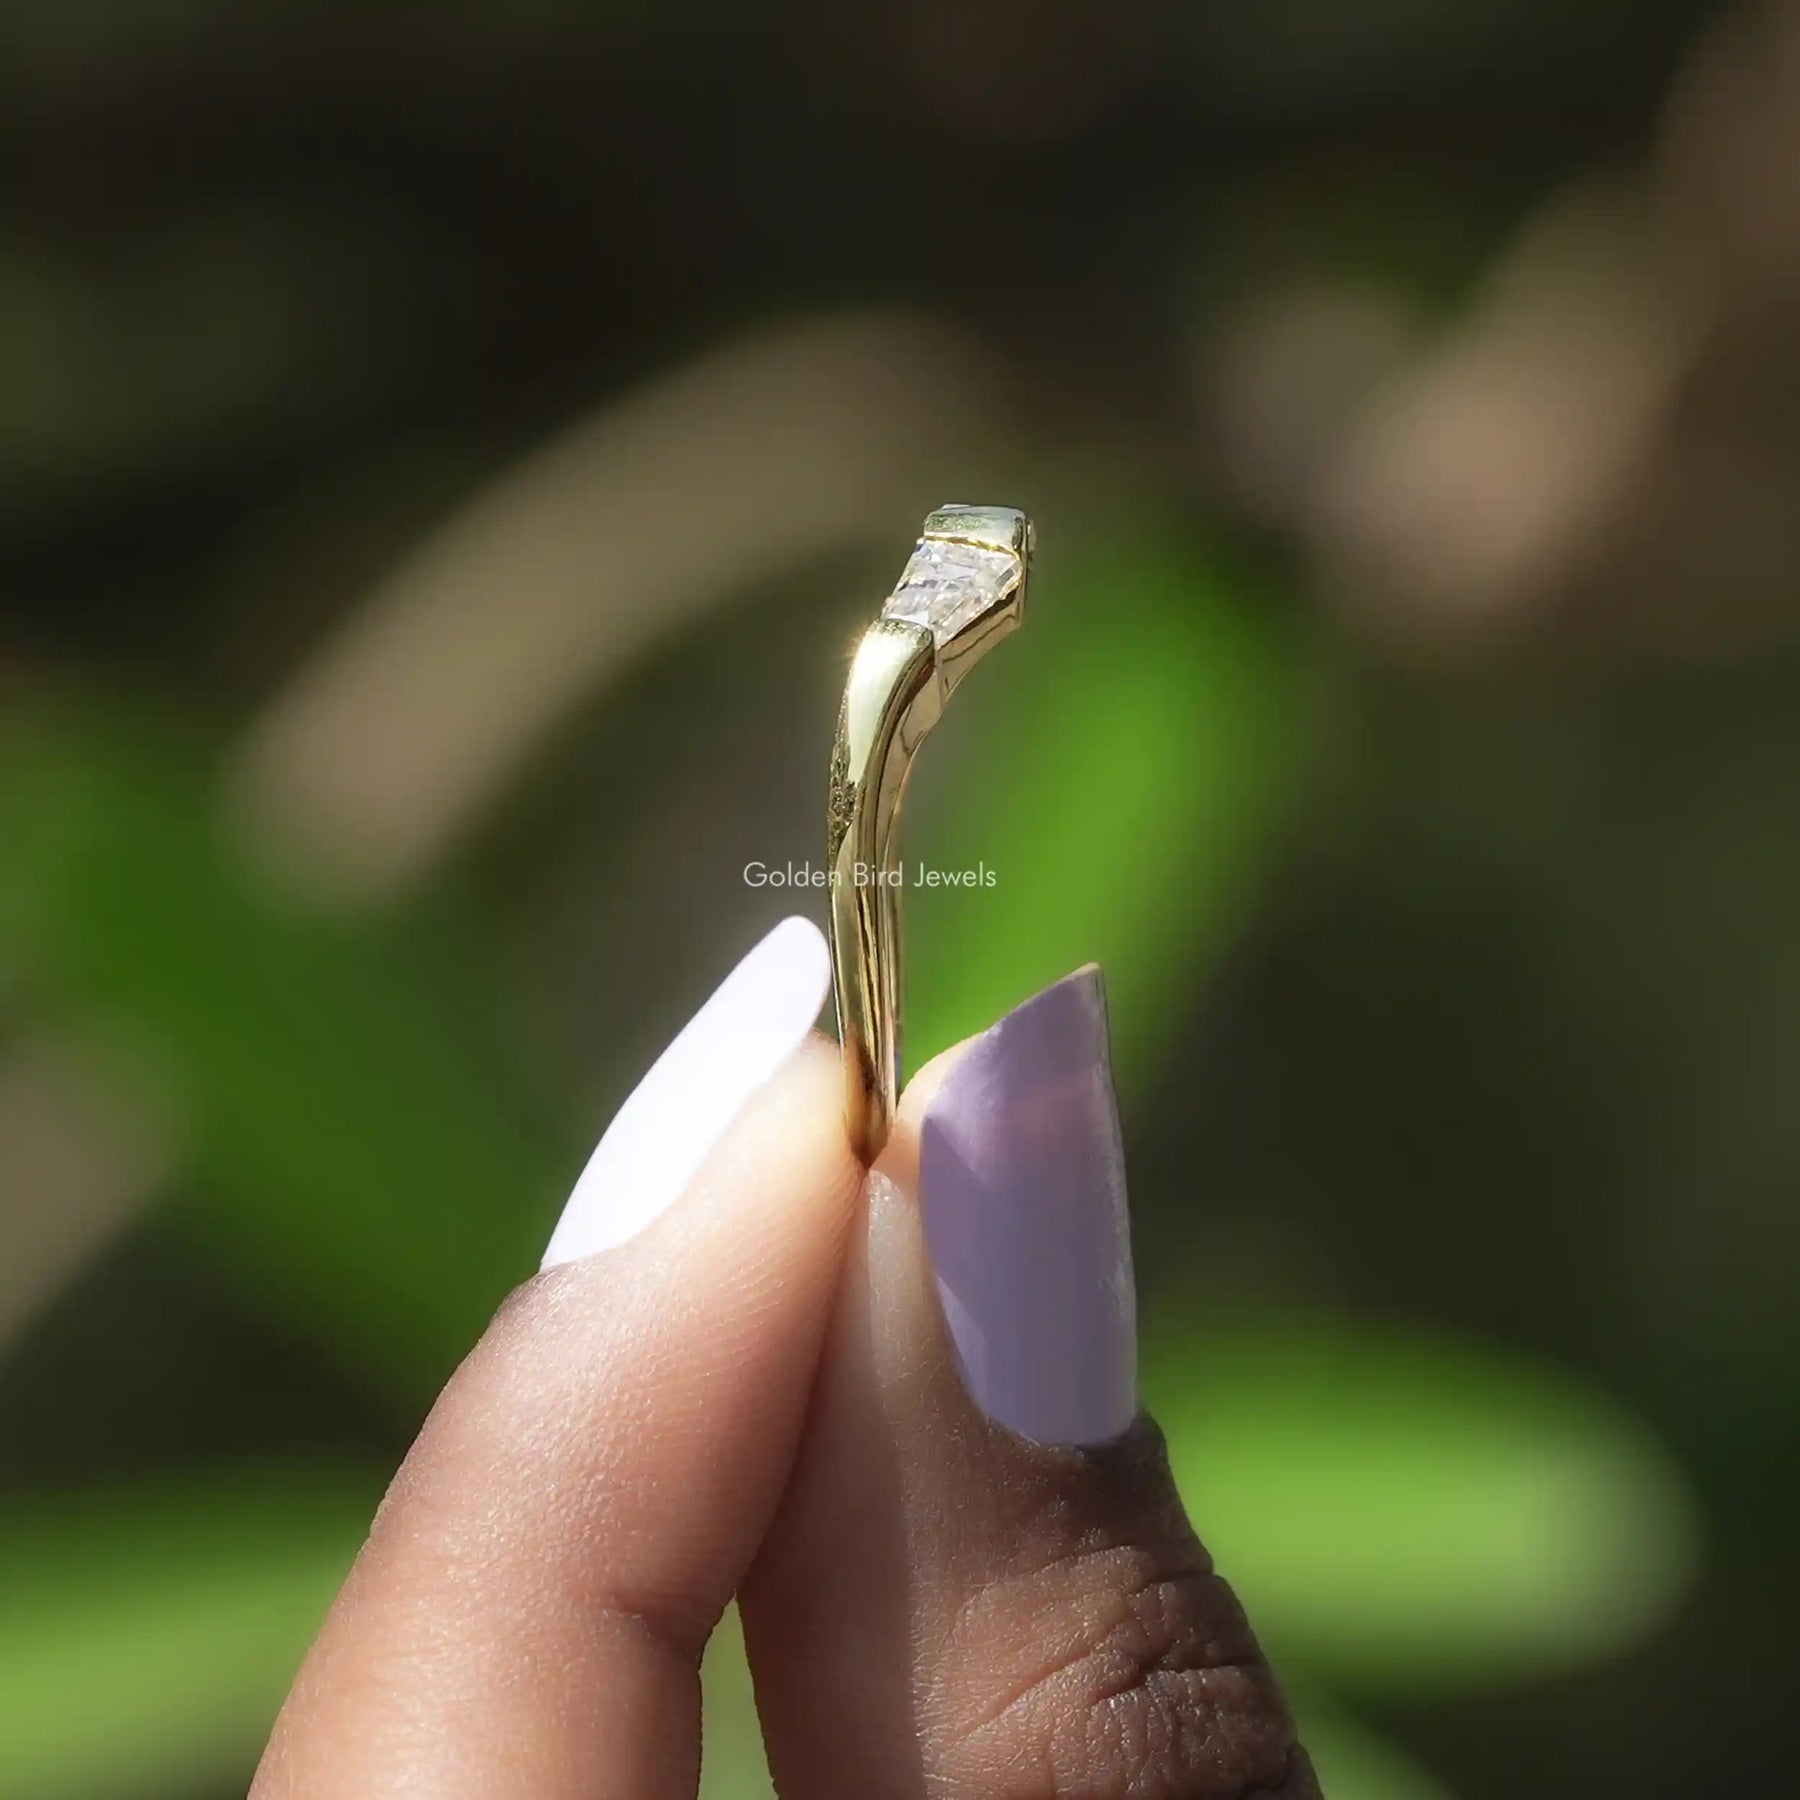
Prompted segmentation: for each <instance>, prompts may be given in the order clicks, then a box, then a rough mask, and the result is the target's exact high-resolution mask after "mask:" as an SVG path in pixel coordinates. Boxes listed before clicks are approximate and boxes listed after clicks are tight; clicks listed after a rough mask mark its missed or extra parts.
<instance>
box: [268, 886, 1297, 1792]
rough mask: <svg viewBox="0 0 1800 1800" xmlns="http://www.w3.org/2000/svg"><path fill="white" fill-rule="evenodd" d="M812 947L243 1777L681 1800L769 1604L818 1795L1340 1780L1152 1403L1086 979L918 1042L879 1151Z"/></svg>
mask: <svg viewBox="0 0 1800 1800" xmlns="http://www.w3.org/2000/svg"><path fill="white" fill-rule="evenodd" d="M828 979H829V976H828V964H827V958H826V952H825V947H824V943H823V940H822V939H821V938H820V937H819V934H818V933H817V931H816V930H814V929H813V928H812V927H810V926H809V925H806V924H804V923H802V922H800V921H797V920H789V921H788V922H787V923H786V924H784V925H782V926H779V927H777V929H776V930H775V932H773V933H771V934H770V936H769V937H768V938H766V939H765V940H764V941H763V943H762V944H760V945H759V946H758V947H757V948H756V949H755V950H754V951H752V952H751V954H750V956H748V957H747V958H746V959H745V960H744V962H743V963H741V964H740V965H739V966H738V968H737V969H736V970H735V971H734V972H733V974H732V975H731V976H730V977H729V978H728V980H727V981H726V983H725V984H724V985H723V986H722V987H721V988H720V990H719V991H718V993H717V994H715V995H714V997H713V999H712V1000H711V1001H709V1002H708V1004H707V1006H706V1007H705V1008H703V1009H702V1011H701V1013H700V1014H699V1015H697V1016H696V1018H695V1020H694V1021H693V1022H692V1023H691V1024H690V1025H689V1026H688V1028H687V1029H686V1030H685V1031H684V1032H683V1033H682V1035H681V1036H680V1037H679V1038H678V1039H677V1040H676V1042H675V1044H674V1045H672V1046H671V1048H670V1050H669V1052H667V1053H666V1054H665V1056H664V1057H663V1058H662V1060H661V1061H659V1063H658V1064H657V1065H656V1067H655V1068H654V1069H653V1070H652V1071H651V1073H650V1075H649V1076H647V1077H646V1079H645V1081H644V1082H643V1084H642V1085H641V1086H640V1087H639V1089H638V1090H637V1092H636V1093H634V1094H633V1096H632V1097H631V1099H630V1100H629V1101H627V1103H626V1105H625V1107H624V1108H623V1109H621V1112H620V1114H619V1116H618V1118H617V1119H616V1120H615V1121H614V1123H613V1125H612V1127H611V1128H609V1130H608V1132H607V1134H606V1137H605V1138H604V1139H603V1140H602V1143H601V1146H600V1148H599V1150H597V1151H596V1153H595V1156H594V1160H593V1162H592V1163H591V1164H590V1166H589V1168H588V1170H587V1172H586V1173H585V1174H584V1175H583V1177H582V1180H581V1182H580V1183H579V1184H578V1185H577V1188H576V1191H575V1193H574V1195H573V1197H572V1198H571V1200H570V1202H569V1205H568V1208H567V1209H566V1211H565V1213H564V1216H563V1219H562V1222H561V1223H560V1224H559V1226H558V1228H557V1231H556V1234H555V1237H554V1238H553V1240H552V1243H551V1247H550V1251H549V1253H548V1255H547V1257H546V1269H545V1272H544V1273H543V1274H541V1275H539V1276H538V1277H537V1278H536V1279H535V1280H532V1281H530V1282H528V1283H526V1284H525V1285H524V1286H523V1287H522V1288H520V1289H519V1290H518V1291H517V1292H516V1293H515V1294H514V1295H513V1296H512V1297H511V1298H510V1299H509V1300H508V1301H507V1302H506V1304H505V1305H504V1306H503V1307H502V1308H501V1310H500V1312H499V1314H498V1316H497V1317H496V1319H495V1321H494V1323H493V1325H492V1327H491V1328H490V1329H489V1331H488V1333H487V1334H486V1336H485V1337H484V1338H483V1339H482V1341H481V1343H480V1344H479V1345H478V1346H477V1347H476V1348H475V1350H474V1351H473V1353H472V1354H471V1355H470V1357H469V1358H468V1360H467V1361H466V1362H465V1363H464V1364H463V1366H462V1368H461V1369H459V1370H458V1371H457V1373H456V1375H455V1376H454V1378H453V1379H452V1380H451V1382H450V1384H449V1386H448V1387H447V1388H446V1389H445V1391H444V1393H443V1395H442V1397H441V1398H440V1400H439V1402H438V1404H437V1406H436V1408H435V1409H434V1410H433V1412H432V1415H431V1417H430V1419H429V1420H428V1421H427V1423H426V1425H425V1428H424V1430H423V1432H422V1433H421V1435H420V1437H419V1440H418V1443H417V1444H416V1445H415V1446H414V1448H413V1451H412V1453H411V1454H410V1456H409V1457H408V1458H407V1460H406V1463H405V1466H404V1467H403V1468H402V1470H401V1472H400V1474H399V1476H398V1478H397V1479H396V1481H395V1483H394V1486H393V1488H392V1490H391V1491H390V1493H389V1495H388V1498H387V1500H386V1502H385V1503H384V1504H383V1506H382V1508H381V1510H380V1512H379V1514H378V1515H377V1517H376V1520H375V1523H374V1527H373V1529H372V1531H371V1533H370V1537H369V1541H368V1544H367V1546H366V1547H365V1549H364V1551H363V1553H362V1555H361V1557H360V1558H359V1560H358V1562H357V1564H356V1567H355V1569H354V1570H353V1571H352V1573H351V1575H350V1577H349V1579H348V1581H347V1582H346V1583H345V1586H344V1589H343V1591H342V1593H341V1594H340V1595H339V1597H338V1600H337V1603H336V1605H335V1606H334V1608H333V1609H332V1612H331V1615H330V1617H329V1618H328V1619H327V1621H326V1624H325V1627H324V1630H323V1631H322V1633H321V1634H320V1637H319V1639H318V1642H317V1643H316V1644H315V1645H314V1647H313V1650H312V1652H311V1654H310V1656H309V1657H308V1659H307V1661H306V1664H305V1666H304V1668H303V1669H302V1671H301V1673H300V1676H299V1679H298V1680H297V1681H296V1683H295V1686H294V1689H293V1692H292V1694H291V1695H290V1696H289V1699H288V1702H287V1705H286V1707H285V1709H284V1710H283V1712H282V1715H281V1718H280V1721H279V1723H278V1724H277V1726H276V1730H275V1735H274V1738H273V1740H272V1742H271V1744H270V1746H269V1749H268V1752H267V1754H266V1755H265V1757H264V1760H263V1764H262V1767H261V1769H260V1770H259V1772H258V1775H257V1779H256V1784H255V1787H254V1789H253V1792H252V1800H286V1797H289V1796H305V1800H371V1796H376V1795H401V1794H407V1795H420V1796H431V1797H432V1800H459V1797H461V1796H468V1797H470V1800H475V1797H479V1800H593V1797H594V1796H601V1795H604V1796H618V1797H619V1800H689V1797H691V1796H692V1795H693V1794H694V1792H695V1787H696V1783H697V1780H698V1773H699V1764H700V1724H701V1721H700V1686H699V1674H698V1669H699V1660H700V1655H701V1651H702V1649H703V1648H704V1646H705V1643H706V1640H707V1637H708V1635H709V1633H710V1632H711V1630H712V1628H713V1626H714V1625H715V1624H716V1623H717V1621H718V1619H719V1617H720V1614H721V1613H722V1612H723V1610H724V1608H725V1606H726V1604H727V1603H728V1602H729V1601H730V1600H731V1598H732V1597H733V1596H734V1595H736V1596H737V1597H738V1600H739V1604H740V1608H741V1611H742V1615H743V1622H744V1631H745V1637H746V1641H747V1643H748V1647H749V1652H750V1660H751V1665H752V1669H753V1671H754V1675H755V1680H756V1694H757V1705H758V1709H759V1711H760V1714H761V1717H762V1721H763V1728H764V1734H765V1739H766V1742H767V1747H768V1752H769V1760H770V1765H771V1768H772V1770H773V1772H774V1776H775V1781H776V1785H777V1787H778V1789H779V1791H780V1792H781V1794H782V1795H783V1796H784V1797H785V1800H822V1797H825V1796H834V1797H835V1796H843V1795H846V1794H851V1795H856V1796H859V1797H865V1800H924V1797H925V1796H928V1795H929V1796H931V1797H932V1800H964V1797H968V1800H974V1797H976V1796H981V1797H982V1800H1043V1797H1045V1796H1049V1795H1081V1796H1085V1797H1088V1800H1128V1797H1129V1800H1251V1797H1252V1796H1254V1797H1255V1800H1307V1797H1309V1796H1311V1797H1316V1796H1317V1793H1318V1788H1317V1784H1316V1781H1315V1780H1314V1777H1313V1774H1312V1771H1311V1767H1310V1765H1309V1764H1308V1762H1307V1760H1306V1757H1305V1754H1304V1752H1303V1751H1301V1750H1300V1749H1299V1747H1298V1746H1297V1745H1296V1743H1295V1742H1294V1738H1293V1733H1292V1728H1291V1725H1290V1723H1289V1720H1288V1717H1287V1714H1286V1711H1285V1709H1284V1707H1283V1705H1282V1702H1281V1699H1280V1696H1279V1694H1278V1691H1277V1689H1276V1686H1275V1683H1274V1681H1273V1680H1272V1678H1271V1676H1270V1674H1269V1671H1268V1669H1267V1667H1266V1665H1265V1664H1264V1663H1263V1661H1262V1659H1261V1656H1260V1654H1259V1652H1258V1650H1257V1647H1256V1644H1255V1641H1254V1638H1253V1637H1252V1635H1251V1632H1250V1630H1249V1627H1248V1626H1247V1624H1246V1623H1245V1620H1244V1618H1243V1615H1242V1613H1241V1612H1240V1610H1239V1608H1238V1606H1237V1603H1236V1601H1235V1599H1234V1598H1233V1596H1232V1594H1231V1592H1230V1590H1229V1589H1228V1588H1227V1587H1226V1585H1225V1584H1224V1582H1223V1581H1222V1580H1221V1579H1220V1578H1219V1577H1218V1576H1217V1575H1216V1574H1214V1572H1213V1570H1212V1567H1211V1563H1210V1561H1209V1559H1208V1558H1207V1556H1206V1553H1205V1552H1204V1550H1203V1549H1202V1548H1201V1546H1200V1544H1199V1543H1198V1541H1197V1540H1196V1539H1195V1537H1194V1535H1193V1533H1192V1531H1191V1530H1190V1528H1189V1526H1188V1523H1187V1520H1186V1517H1185V1515H1184V1513H1183V1511H1182V1508H1181V1503H1180V1501H1179V1499H1178V1498H1177V1496H1176V1493H1175V1490H1174V1487H1173V1484H1172V1482H1171V1480H1170V1478H1169V1474H1168V1469H1167V1466H1166V1463H1165V1461H1164V1459H1163V1455H1162V1448H1161V1441H1160V1438H1159V1436H1158V1434H1157V1432H1156V1429H1155V1427H1154V1426H1153V1425H1152V1424H1151V1423H1150V1422H1149V1421H1148V1420H1146V1419H1144V1418H1142V1417H1141V1416H1134V1415H1135V1413H1136V1401H1135V1346H1134V1335H1135V1325H1134V1313H1133V1302H1132V1288H1131V1267H1130V1251H1129V1239H1128V1235H1127V1226H1126V1218H1125V1194H1124V1177H1123V1168H1122V1164H1121V1161H1120V1157H1119V1149H1118V1135H1117V1124H1116V1119H1115V1115H1114V1108H1113V1099H1112V1086H1111V1076H1110V1072H1109V1068H1108V1057H1107V1044H1106V1026H1105V1006H1104V999H1103V997H1102V993H1101V989H1100V984H1099V978H1098V974H1097V972H1095V971H1083V972H1081V973H1079V974H1077V975H1073V976H1071V977H1069V978H1068V979H1067V980H1066V981H1064V982H1061V983H1058V984H1057V985H1056V986H1055V987H1052V988H1050V989H1047V990H1046V991H1045V992H1044V993H1043V994H1040V995H1039V996H1037V997H1036V998H1035V999H1034V1000H1031V1001H1029V1002H1027V1003H1026V1004H1025V1005H1024V1006H1023V1007H1021V1008H1019V1009H1018V1010H1017V1011H1015V1012H1014V1013H1012V1014H1009V1015H1008V1016H1007V1018H1006V1019H1004V1020H1002V1021H1001V1023H1000V1024H999V1025H998V1026H996V1027H995V1028H994V1029H993V1030H991V1031H989V1032H987V1033H985V1034H983V1035H982V1036H980V1037H978V1038H975V1039H972V1040H971V1041H970V1042H969V1043H968V1044H965V1045H963V1046H961V1047H960V1048H959V1049H957V1050H954V1051H951V1052H949V1053H947V1054H946V1055H945V1056H943V1057H940V1058H939V1059H938V1060H937V1061H936V1062H934V1063H933V1064H931V1065H930V1066H929V1067H927V1068H926V1069H925V1070H923V1071H921V1073H920V1074H919V1076H918V1077H917V1078H916V1079H915V1080H914V1082H913V1083H912V1085H911V1086H910V1088H909V1089H908V1091H907V1093H906V1096H905V1098H904V1100H903V1102H902V1105H901V1108H900V1113H899V1116H898V1119H897V1121H896V1126H895V1130H894V1134H893V1137H892V1140H891V1142H890V1144H889V1146H888V1148H887V1150H886V1152H885V1153H884V1154H883V1156H882V1158H881V1160H880V1162H879V1163H878V1164H877V1165H876V1168H875V1170H874V1171H873V1172H872V1173H870V1174H869V1175H867V1176H865V1175H864V1174H863V1172H862V1171H861V1170H860V1169H859V1168H858V1167H857V1165H856V1164H855V1162H854V1161H853V1159H852V1158H851V1156H850V1154H849V1151H848V1149H847V1147H846V1144H845V1141H844V1135H843V1128H842V1124H841V1118H840V1110H841V1095H842V1088H841V1075H840V1071H839V1067H838V1060H837V1056H836V1052H835V1050H834V1048H833V1047H832V1046H830V1045H828V1044H827V1043H826V1042H824V1041H823V1040H822V1039H820V1038H818V1037H816V1036H813V1035H812V1033H811V1026H812V1023H813V1021H814V1019H815V1018H816V1017H817V1014H818V1011H819V1007H820V1005H821V1004H822V1001H823V998H824V992H825V987H826V984H827V982H828Z"/></svg>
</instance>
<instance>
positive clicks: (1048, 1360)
mask: <svg viewBox="0 0 1800 1800" xmlns="http://www.w3.org/2000/svg"><path fill="white" fill-rule="evenodd" d="M919 1199H920V1206H921V1208H922V1211H923V1214H924V1226H925V1243H926V1248H927V1250H928V1251H929V1253H930V1257H931V1264H932V1271H933V1273H934V1275H935V1276H936V1279H937V1286H938V1295H939V1298H940V1300H941V1301H942V1304H943V1310H944V1317H945V1320H946V1322H947V1324H948V1326H949V1329H950V1337H951V1340H952V1342H953V1344H954V1346H955V1350H956V1356H957V1360H958V1362H959V1363H960V1365H961V1368H962V1373H963V1379H964V1382H965V1383H966V1384H967V1386H968V1389H969V1392H970V1394H971V1395H973V1397H974V1399H975V1401H976V1403H977V1404H978V1405H979V1406H980V1407H981V1408H982V1410H983V1411H984V1412H986V1413H987V1414H988V1416H989V1417H990V1418H993V1419H995V1420H997V1421H998V1422H999V1423H1000V1424H1002V1425H1004V1426H1007V1427H1008V1428H1009V1429H1011V1430H1013V1431H1016V1432H1019V1433H1021V1434H1022V1435H1023V1436H1025V1437H1028V1438H1034V1439H1036V1440H1037V1441H1038V1442H1040V1443H1049V1444H1093V1443H1100V1442H1102V1441H1104V1440H1106V1439H1108V1438H1112V1437H1116V1436H1117V1435H1118V1434H1119V1433H1120V1432H1122V1431H1123V1430H1124V1429H1125V1427H1126V1426H1127V1425H1129V1424H1130V1423H1131V1420H1132V1418H1133V1416H1134V1414H1135V1413H1136V1411H1137V1303H1136V1296H1135V1293H1134V1291H1133V1286H1132V1272H1131V1225H1130V1219H1129V1216H1128V1213H1127V1210H1126V1198H1125V1161H1124V1155H1123V1153H1122V1151H1121V1148H1120V1144H1119V1118H1118V1108H1117V1104H1116V1102H1115V1101H1114V1098H1113V1084H1112V1064H1111V1057H1110V1053H1109V1049H1108V1043H1107V1029H1106V990H1105V987H1104V985H1103V983H1102V981H1101V977H1100V971H1099V970H1098V969H1097V968H1093V967H1090V968H1086V969H1082V970H1079V971H1077V972H1076V973H1075V974H1073V975H1071V976H1069V977H1068V978H1067V979H1066V980H1064V981H1059V982H1058V983H1057V984H1056V985H1055V986H1054V987H1051V988H1046V989H1045V990H1044V992H1043V993H1041V994H1039V995H1038V996H1037V997H1036V998H1035V999H1032V1000H1028V1001H1026V1002H1025V1004H1024V1005H1023V1006H1021V1007H1018V1008H1017V1009H1016V1010H1014V1011H1013V1012H1010V1013H1008V1014H1007V1015H1006V1017H1005V1018H1004V1019H1002V1020H1001V1021H1000V1023H999V1024H998V1025H996V1026H994V1027H993V1029H992V1030H990V1031H987V1032H985V1033H984V1034H983V1035H982V1036H981V1037H978V1038H977V1039H975V1041H974V1042H973V1043H972V1044H970V1045H969V1047H968V1048H967V1049H966V1050H965V1051H964V1052H963V1053H962V1055H961V1056H960V1057H958V1058H957V1060H956V1061H955V1062H954V1063H953V1064H952V1065H951V1068H950V1070H949V1073H948V1074H947V1075H946V1076H945V1077H944V1080H943V1083H942V1085H941V1086H940V1087H939V1088H938V1090H937V1092H936V1093H935V1094H934V1095H933V1096H932V1099H931V1103H930V1105H929V1106H928V1107H927V1109H926V1113H925V1120H924V1124H923V1126H922V1128H921V1139H920V1166H919Z"/></svg>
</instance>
